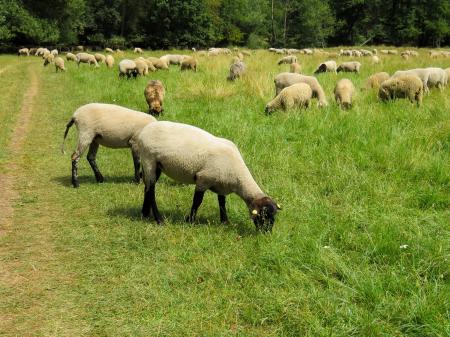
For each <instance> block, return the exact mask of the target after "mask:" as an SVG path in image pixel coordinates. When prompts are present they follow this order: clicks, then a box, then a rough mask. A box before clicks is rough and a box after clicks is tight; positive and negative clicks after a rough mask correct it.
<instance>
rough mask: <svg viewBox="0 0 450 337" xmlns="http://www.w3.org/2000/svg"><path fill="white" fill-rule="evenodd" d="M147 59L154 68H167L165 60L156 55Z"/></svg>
mask: <svg viewBox="0 0 450 337" xmlns="http://www.w3.org/2000/svg"><path fill="white" fill-rule="evenodd" d="M147 61H150V62H151V63H152V64H153V66H154V67H155V68H156V69H166V70H167V69H169V64H168V63H167V60H162V59H159V58H156V57H148V58H147Z"/></svg>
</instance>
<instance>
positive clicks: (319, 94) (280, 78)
mask: <svg viewBox="0 0 450 337" xmlns="http://www.w3.org/2000/svg"><path fill="white" fill-rule="evenodd" d="M274 82H275V91H276V95H278V94H279V93H280V92H281V90H283V89H284V88H286V87H289V86H291V85H293V84H295V83H306V84H308V85H309V86H310V87H311V89H312V94H313V96H312V97H314V98H317V99H318V100H319V103H318V106H320V107H324V106H327V105H328V102H327V98H326V96H325V92H324V91H323V88H322V86H321V85H320V83H319V81H318V80H317V78H315V77H314V76H306V75H300V74H294V73H280V74H278V75H277V76H276V77H275V80H274Z"/></svg>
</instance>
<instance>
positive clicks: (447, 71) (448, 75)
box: [444, 68, 450, 84]
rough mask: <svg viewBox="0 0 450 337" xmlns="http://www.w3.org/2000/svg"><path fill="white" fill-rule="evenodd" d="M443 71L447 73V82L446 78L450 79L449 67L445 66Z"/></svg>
mask: <svg viewBox="0 0 450 337" xmlns="http://www.w3.org/2000/svg"><path fill="white" fill-rule="evenodd" d="M444 71H445V72H446V73H447V84H448V79H450V68H447V69H445V70H444Z"/></svg>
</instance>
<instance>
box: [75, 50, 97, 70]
mask: <svg viewBox="0 0 450 337" xmlns="http://www.w3.org/2000/svg"><path fill="white" fill-rule="evenodd" d="M76 57H77V65H78V67H79V66H80V63H87V64H89V65H91V64H93V65H94V66H95V67H96V68H97V67H98V66H99V65H98V63H97V60H96V59H95V56H94V55H91V54H88V53H78V54H77V55H76Z"/></svg>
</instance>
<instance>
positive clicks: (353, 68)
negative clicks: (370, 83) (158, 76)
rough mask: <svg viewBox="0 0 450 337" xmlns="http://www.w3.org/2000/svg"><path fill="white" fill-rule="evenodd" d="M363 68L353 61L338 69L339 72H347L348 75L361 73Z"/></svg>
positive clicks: (342, 64)
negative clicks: (360, 70)
mask: <svg viewBox="0 0 450 337" xmlns="http://www.w3.org/2000/svg"><path fill="white" fill-rule="evenodd" d="M360 68H361V63H359V62H356V61H352V62H343V63H341V64H340V65H339V67H338V68H337V72H341V71H343V72H346V73H351V72H353V73H359V69H360Z"/></svg>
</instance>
